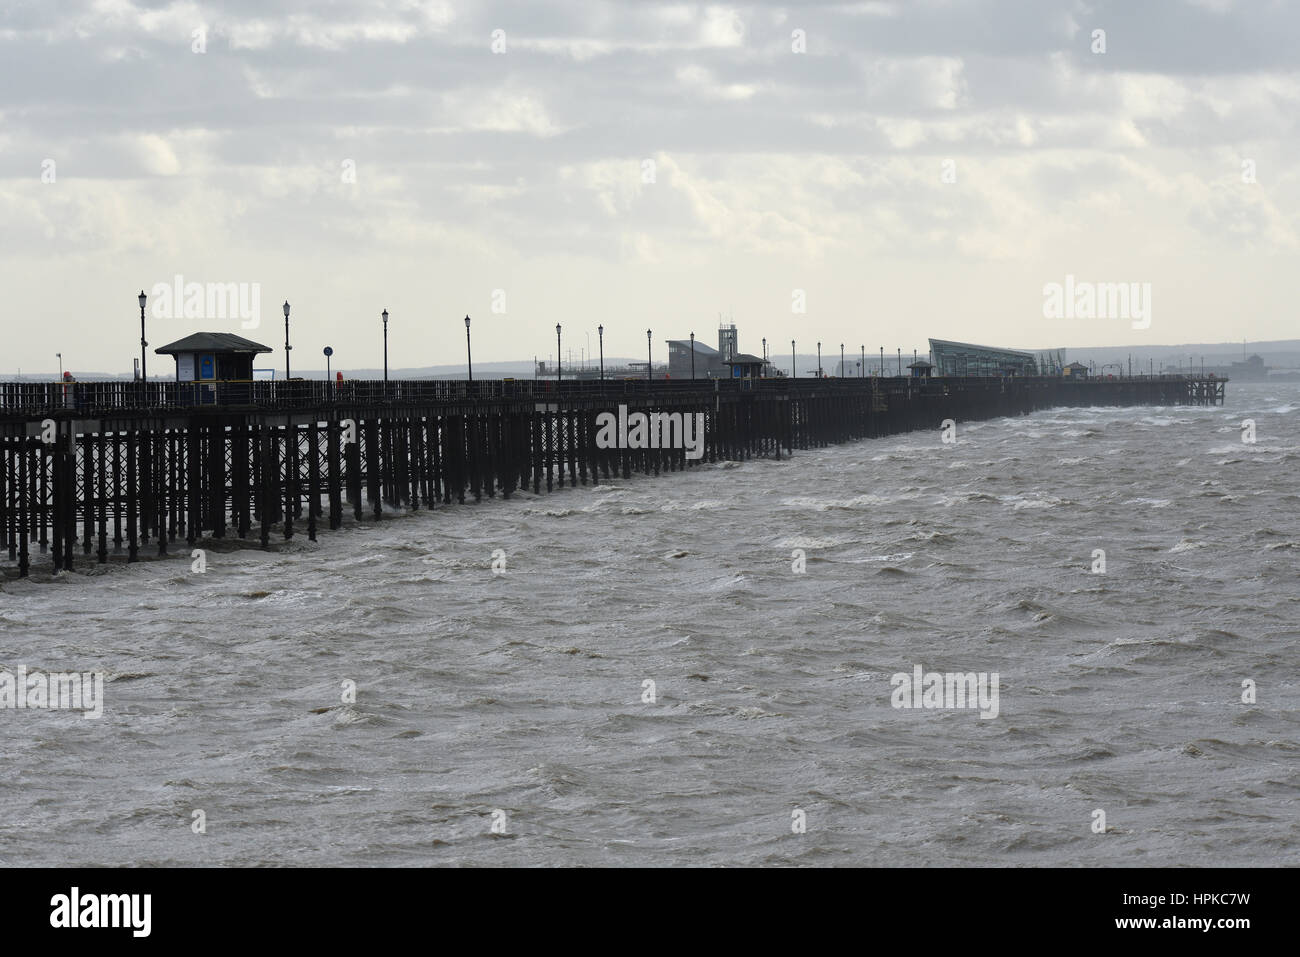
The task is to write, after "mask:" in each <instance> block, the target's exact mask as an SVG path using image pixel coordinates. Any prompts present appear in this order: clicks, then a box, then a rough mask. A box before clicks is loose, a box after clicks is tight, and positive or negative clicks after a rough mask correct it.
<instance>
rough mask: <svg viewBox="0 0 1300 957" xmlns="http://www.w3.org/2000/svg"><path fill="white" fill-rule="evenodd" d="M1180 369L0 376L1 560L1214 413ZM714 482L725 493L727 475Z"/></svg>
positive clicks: (1213, 386) (280, 529) (135, 550)
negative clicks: (463, 376)
mask: <svg viewBox="0 0 1300 957" xmlns="http://www.w3.org/2000/svg"><path fill="white" fill-rule="evenodd" d="M1226 381H1227V380H1225V379H1215V378H1212V377H1210V378H1199V377H1192V376H1173V375H1167V376H1136V377H1131V378H1118V377H1116V378H1106V379H1095V378H1094V379H1077V380H1072V379H1070V378H1068V377H1064V378H1059V377H1037V376H1031V377H1005V378H1004V377H994V376H971V377H945V378H934V379H930V378H908V377H897V378H843V379H816V378H809V379H788V378H767V379H710V380H703V379H701V380H665V379H658V380H653V381H647V380H630V379H628V380H622V379H620V380H605V381H573V382H570V381H561V382H555V381H552V380H520V381H515V380H510V379H505V380H475V381H472V382H469V381H463V380H405V381H393V382H388V383H384V382H376V381H346V382H341V383H334V382H327V381H319V380H287V381H281V382H261V381H259V382H248V381H217V382H210V383H183V382H112V381H109V382H76V383H74V382H59V383H0V560H3V558H4V555H5V554H7V556H8V561H9V563H10V567H9V568H8V569H7V570H6V574H14V573H15V572H16V574H17V575H18V576H20V577H25V576H27V575H28V574H29V573H30V571H31V567H32V564H33V552H34V551H35V553H36V554H40V555H44V554H47V553H50V554H51V558H52V563H53V568H54V571H55V572H59V571H66V570H73V569H75V568H77V567H79V566H82V565H83V564H89V563H95V564H101V565H102V564H106V563H108V562H109V560H110V556H123V557H122V558H119V559H117V560H125V561H127V562H134V561H138V560H140V558H141V557H142V555H146V556H147V555H148V554H150V553H156V554H157V555H159V556H165V555H167V554H168V552H169V549H173V548H179V547H180V546H179V543H180V542H184V543H185V545H186V548H187V549H188V548H192V547H194V546H195V544H196V543H198V542H199V541H200V540H202V539H204V538H205V537H208V538H214V539H222V538H227V537H234V538H238V539H249V540H256V541H258V542H260V544H261V545H262V546H263V547H266V546H269V545H270V543H271V540H272V538H273V537H274V538H282V539H291V538H293V536H294V535H299V534H305V535H306V536H307V537H308V538H309V539H311V540H312V541H315V540H316V537H317V534H318V532H319V531H320V530H321V529H323V528H330V529H337V528H339V527H340V526H341V525H342V524H343V521H344V516H345V514H346V513H347V512H349V511H350V512H351V513H352V514H353V516H354V517H355V518H356V519H358V520H361V519H364V518H367V517H369V518H371V519H374V520H381V519H382V518H383V517H384V515H385V512H386V510H387V511H396V510H399V509H411V510H418V509H421V508H425V509H432V508H438V507H442V506H445V505H449V504H452V503H463V502H465V501H466V499H467V498H473V499H474V500H475V501H480V500H482V499H483V498H484V497H487V498H494V497H495V496H497V495H501V496H502V497H505V498H509V497H510V495H511V494H513V493H514V492H516V491H517V490H519V489H525V490H527V489H531V491H532V492H534V493H540V492H541V490H542V489H543V488H545V489H546V490H547V491H548V492H549V491H552V490H553V489H555V488H557V487H558V488H564V487H565V486H566V485H568V486H577V485H587V484H595V483H598V482H601V481H605V480H608V479H611V478H629V477H630V476H631V475H632V473H634V472H636V473H640V474H643V475H650V474H654V475H658V474H659V473H660V472H673V471H679V470H681V469H685V468H689V467H697V466H699V465H702V464H705V463H711V462H717V461H720V460H744V459H749V458H753V457H762V456H770V457H773V458H781V457H782V456H787V455H792V454H793V453H794V452H795V451H796V450H802V449H811V448H819V447H823V446H826V445H830V444H835V443H841V442H849V441H853V440H856V439H864V438H873V437H879V436H885V435H893V434H896V433H900V432H909V431H914V430H922V429H926V430H928V429H933V430H938V429H939V428H940V426H941V424H942V423H943V422H944V420H946V419H952V420H953V421H955V422H961V421H970V420H976V419H989V418H996V417H999V416H1009V415H1021V414H1025V413H1029V412H1033V411H1035V410H1038V409H1045V408H1051V407H1056V406H1130V405H1131V406H1138V405H1161V406H1169V405H1215V404H1219V405H1221V404H1222V403H1223V401H1224V384H1225V383H1226ZM620 405H624V406H626V407H627V408H628V410H629V411H631V412H644V413H651V412H660V413H684V414H695V413H699V414H702V415H703V416H704V420H703V421H704V447H703V454H702V456H701V457H699V458H698V459H691V458H688V457H687V455H686V452H685V450H684V449H681V448H640V449H638V448H599V447H597V443H596V435H597V432H598V428H597V423H596V420H597V416H599V415H600V414H601V413H603V412H615V411H617V409H618V407H619V406H620ZM718 481H720V482H725V481H726V478H725V475H720V476H719V478H718Z"/></svg>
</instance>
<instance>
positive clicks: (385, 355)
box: [285, 309, 388, 385]
mask: <svg viewBox="0 0 1300 957" xmlns="http://www.w3.org/2000/svg"><path fill="white" fill-rule="evenodd" d="M380 315H381V316H382V317H383V320H384V385H388V310H387V309H385V310H384V311H383V312H382V313H380ZM285 338H286V339H287V338H288V336H286V337H285Z"/></svg>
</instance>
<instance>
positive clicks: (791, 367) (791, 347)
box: [790, 339, 799, 379]
mask: <svg viewBox="0 0 1300 957" xmlns="http://www.w3.org/2000/svg"><path fill="white" fill-rule="evenodd" d="M794 365H795V358H794V340H793V339H791V340H790V378H791V379H793V378H795V377H796V376H797V375H798V374H799V373H798V372H797V371H796V370H795V367H794Z"/></svg>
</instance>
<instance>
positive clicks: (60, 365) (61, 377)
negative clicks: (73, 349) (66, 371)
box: [54, 352, 63, 382]
mask: <svg viewBox="0 0 1300 957" xmlns="http://www.w3.org/2000/svg"><path fill="white" fill-rule="evenodd" d="M54 355H55V356H56V357H57V358H58V360H59V381H60V382H62V381H63V353H62V352H56V353H54Z"/></svg>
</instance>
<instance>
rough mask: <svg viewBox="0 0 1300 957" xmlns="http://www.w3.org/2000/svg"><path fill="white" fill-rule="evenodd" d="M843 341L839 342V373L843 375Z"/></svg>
mask: <svg viewBox="0 0 1300 957" xmlns="http://www.w3.org/2000/svg"><path fill="white" fill-rule="evenodd" d="M844 371H845V370H844V343H842V342H841V343H840V375H841V376H842V375H844Z"/></svg>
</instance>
